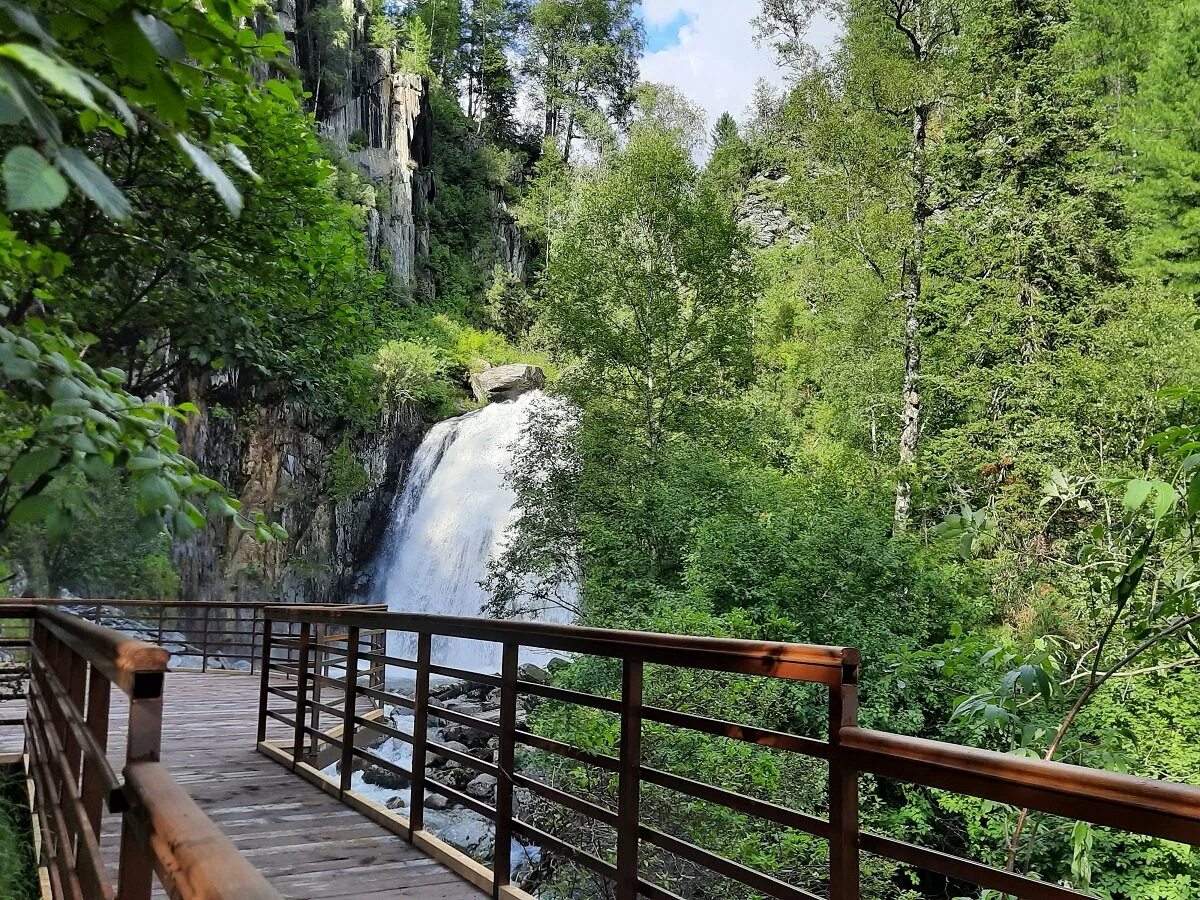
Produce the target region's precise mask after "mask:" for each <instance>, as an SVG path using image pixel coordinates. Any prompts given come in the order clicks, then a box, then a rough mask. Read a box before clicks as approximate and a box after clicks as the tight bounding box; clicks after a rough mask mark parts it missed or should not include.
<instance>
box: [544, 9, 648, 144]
mask: <svg viewBox="0 0 1200 900" xmlns="http://www.w3.org/2000/svg"><path fill="white" fill-rule="evenodd" d="M636 6H637V4H636V3H635V2H634V0H538V2H536V3H535V4H534V6H533V11H532V14H531V20H532V33H531V37H530V47H529V54H528V56H527V57H526V60H525V68H526V72H527V73H528V74H529V75H530V76H531V77H532V78H533V80H534V82H535V83H536V85H537V88H538V92H539V94H540V98H539V101H540V104H541V107H542V113H543V136H544V137H547V138H553V139H554V140H555V141H556V143H558V144H559V145H560V147H561V150H562V155H563V159H566V160H570V158H571V148H572V146H573V144H574V142H575V139H576V138H577V137H579V135H580V133H581V132H582V133H586V130H587V129H589V128H596V127H597V126H598V124H599V123H600V122H614V123H622V122H624V121H625V119H626V116H627V115H628V112H629V109H630V105H631V104H632V102H633V88H634V85H635V84H636V83H637V72H638V58H639V57H640V56H641V52H642V44H643V34H642V25H641V21H640V20H639V19H638V17H637V15H636Z"/></svg>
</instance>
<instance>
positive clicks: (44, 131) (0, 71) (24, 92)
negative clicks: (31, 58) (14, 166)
mask: <svg viewBox="0 0 1200 900" xmlns="http://www.w3.org/2000/svg"><path fill="white" fill-rule="evenodd" d="M0 85H3V86H4V89H5V90H6V91H7V92H8V95H9V96H10V97H11V98H12V99H13V101H14V102H15V103H16V104H17V105H18V106H20V107H21V111H22V112H23V113H24V114H25V118H26V119H28V120H29V124H30V125H32V126H33V130H34V131H36V132H37V135H38V137H39V138H41V139H42V140H43V141H46V142H47V143H49V144H52V145H54V146H58V144H60V143H61V142H62V129H61V128H60V127H59V125H58V119H56V118H55V117H54V113H52V112H50V109H49V108H48V107H47V106H46V104H45V103H43V102H42V98H41V97H39V96H38V92H37V91H35V90H34V89H33V87H32V86H31V85H30V84H29V82H28V81H27V80H26V79H25V76H24V75H22V74H21V73H20V72H18V71H17V70H16V69H15V68H13V67H12V66H10V65H9V64H8V63H6V62H4V61H3V60H0Z"/></svg>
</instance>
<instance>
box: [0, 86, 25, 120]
mask: <svg viewBox="0 0 1200 900" xmlns="http://www.w3.org/2000/svg"><path fill="white" fill-rule="evenodd" d="M24 118H25V113H24V112H22V110H21V104H19V103H18V102H17V101H16V99H15V98H14V97H13V96H12V95H11V94H9V92H8V88H6V87H3V86H0V125H16V124H17V123H18V122H20V121H21V120H22V119H24Z"/></svg>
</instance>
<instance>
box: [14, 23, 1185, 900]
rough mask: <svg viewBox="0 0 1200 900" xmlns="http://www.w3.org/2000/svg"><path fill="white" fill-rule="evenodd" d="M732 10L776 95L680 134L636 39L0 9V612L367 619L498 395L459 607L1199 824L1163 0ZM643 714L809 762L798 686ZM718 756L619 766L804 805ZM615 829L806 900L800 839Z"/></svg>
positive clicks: (682, 822)
mask: <svg viewBox="0 0 1200 900" xmlns="http://www.w3.org/2000/svg"><path fill="white" fill-rule="evenodd" d="M746 6H747V9H746V16H747V18H751V17H753V18H754V26H755V29H756V33H757V35H758V38H759V40H760V41H761V42H762V43H763V45H764V46H768V47H770V48H772V49H773V50H774V52H775V54H776V56H777V59H778V64H779V66H780V68H781V71H783V72H784V73H785V78H784V79H783V82H782V83H783V85H784V86H783V87H782V88H779V89H776V88H773V87H771V86H770V85H769V84H767V83H763V84H762V85H760V88H759V90H758V92H757V94H756V96H755V98H754V102H753V104H752V105H751V107H750V108H749V109H747V110H745V111H742V110H729V111H726V112H725V114H723V115H721V116H720V118H719V119H717V120H716V124H715V127H712V128H710V127H709V126H708V125H707V121H708V120H707V118H706V114H707V113H714V114H715V113H718V112H721V111H719V110H708V111H705V110H701V109H698V108H697V107H696V106H695V105H694V104H693V102H692V101H691V100H689V98H688V97H687V96H686V95H685V93H683V92H681V91H680V90H678V89H677V88H675V87H671V86H668V85H660V84H651V83H645V82H642V81H640V80H639V74H638V60H639V58H640V57H641V54H642V51H643V38H644V35H643V27H642V24H641V19H640V18H639V10H638V4H637V3H635V2H634V0H424V2H414V3H393V2H390V0H387V2H379V0H367V2H365V3H364V2H362V0H354V2H351V0H296V2H291V0H283V2H280V3H278V4H277V5H276V7H275V8H267V5H266V4H262V3H251V2H249V0H215V2H213V3H211V4H208V5H206V6H204V7H200V6H197V5H193V4H190V3H174V2H160V0H139V2H137V3H133V4H129V3H118V2H117V0H93V2H90V3H87V4H84V5H83V6H82V7H76V6H72V5H62V4H59V3H57V2H53V0H45V2H42V0H36V2H32V3H28V4H24V5H23V4H18V3H4V4H0V32H2V38H3V43H0V135H2V143H3V146H2V147H0V156H3V182H4V203H5V210H6V211H5V212H4V213H3V214H2V215H0V259H2V261H3V280H2V282H0V284H2V291H3V296H2V297H0V317H2V319H3V322H2V324H0V367H2V369H3V373H4V382H3V387H2V388H0V578H3V579H4V581H3V585H4V588H5V589H6V590H7V592H9V593H13V594H22V593H25V594H30V595H33V594H44V593H57V592H59V591H61V590H63V589H66V590H68V591H71V592H75V593H81V594H89V595H92V596H99V595H119V596H129V597H172V598H173V597H177V596H181V597H183V598H184V599H201V598H202V597H224V596H238V597H242V598H266V599H276V598H286V599H289V600H291V599H301V600H314V599H316V600H329V599H339V600H341V599H346V598H348V597H350V596H360V595H361V594H362V592H363V591H364V590H365V588H364V579H365V578H366V575H365V574H364V573H366V572H367V568H368V567H367V561H368V560H369V559H370V558H371V555H372V553H373V552H374V549H375V547H376V546H377V544H378V541H379V535H380V534H381V533H382V528H383V526H382V525H381V524H380V522H381V521H382V520H381V518H380V516H381V515H386V512H387V509H388V506H389V504H390V503H392V502H393V500H394V498H395V496H396V493H397V490H398V487H399V485H400V484H401V483H402V481H403V478H404V473H405V471H406V466H407V464H408V459H409V456H410V455H411V452H412V449H413V447H414V446H415V444H416V442H417V441H419V439H420V436H421V435H422V434H423V433H424V431H425V430H426V429H427V427H428V425H429V424H431V423H433V422H435V421H437V420H438V419H441V418H445V417H447V416H450V415H454V414H457V413H462V412H465V411H467V410H470V409H472V408H474V407H475V406H477V405H478V404H479V403H481V402H483V401H482V400H481V399H480V398H479V397H478V396H473V395H472V394H471V392H470V390H469V386H468V385H469V380H470V377H471V376H472V375H473V374H478V373H479V372H480V371H482V370H485V369H486V368H488V367H490V366H496V365H500V364H504V363H512V362H529V363H536V364H538V365H540V366H541V367H542V368H543V369H544V370H545V371H546V373H547V374H548V375H549V376H550V383H549V384H548V385H547V392H548V393H549V394H551V395H554V396H556V397H558V398H561V399H563V400H565V401H567V402H565V403H563V402H557V401H556V402H547V403H544V404H542V405H541V406H540V410H541V412H540V414H538V415H536V416H535V417H534V418H533V419H532V420H531V422H530V423H529V426H528V427H527V428H526V431H525V434H524V437H523V438H522V440H521V442H520V443H519V445H518V449H517V464H516V465H515V466H514V469H513V471H512V473H511V481H512V484H513V486H514V488H515V489H516V491H517V495H518V509H519V511H520V517H519V519H518V520H517V522H516V525H515V526H514V529H513V532H512V535H511V540H510V541H509V543H508V544H507V547H506V549H505V550H504V552H503V553H502V554H500V555H499V556H497V557H496V558H494V559H493V560H492V561H491V569H490V573H491V574H490V577H489V579H488V581H487V584H486V586H487V588H488V590H489V592H490V596H491V598H492V600H491V603H490V605H489V611H490V612H491V613H494V614H497V615H514V614H526V613H528V612H529V611H530V610H536V609H538V608H539V607H543V606H545V605H546V604H547V603H554V602H556V601H558V600H561V598H562V597H563V596H570V597H571V598H572V600H571V609H570V613H571V614H572V615H573V616H574V617H576V618H577V619H578V620H579V621H581V622H584V623H586V624H591V625H599V626H606V627H621V628H637V629H644V630H657V631H669V632H680V633H689V634H703V635H726V636H736V637H753V638H763V639H770V640H787V641H796V642H805V643H821V644H838V645H847V646H853V647H858V648H860V649H861V650H862V658H863V677H862V684H861V687H860V696H861V703H862V708H861V711H860V721H861V722H862V723H863V724H864V725H865V726H868V727H875V728H881V729H885V730H889V731H895V732H899V733H902V734H911V735H919V736H924V737H936V738H939V739H943V740H952V741H956V742H959V743H965V744H970V745H975V746H980V747H987V748H991V749H997V750H1002V751H1007V752H1012V753H1017V754H1021V755H1026V756H1031V757H1044V758H1052V759H1057V760H1062V761H1067V762H1074V763H1079V764H1083V765H1089V766H1094V767H1099V768H1107V769H1113V770H1118V771H1123V772H1131V773H1135V774H1139V775H1145V776H1150V777H1155V778H1162V779H1168V780H1178V781H1188V782H1192V783H1197V784H1200V749H1198V748H1200V699H1198V698H1200V672H1198V671H1197V667H1198V666H1200V643H1198V642H1200V608H1198V605H1197V599H1198V596H1200V544H1198V538H1197V536H1196V526H1197V520H1198V517H1200V469H1198V468H1197V464H1198V463H1200V333H1198V331H1197V323H1198V321H1200V320H1198V312H1200V311H1198V310H1197V298H1198V291H1200V205H1198V204H1200V126H1198V125H1197V122H1198V121H1200V2H1197V0H1159V2H1152V0H763V2H762V4H761V7H760V6H759V5H757V4H754V5H751V4H746ZM814 17H822V18H827V19H831V20H833V21H834V22H836V23H837V25H838V37H837V40H836V43H835V44H834V45H833V46H832V47H820V48H818V47H814V46H810V44H809V35H810V33H811V32H810V25H811V23H812V21H813V20H814ZM564 582H567V583H569V584H570V585H571V586H572V590H571V591H570V592H567V593H566V594H564V592H562V591H561V590H558V589H557V588H558V587H559V586H561V584H563V583H564ZM576 589H577V590H576ZM576 597H577V598H578V599H577V602H576V600H575V598H576ZM558 678H559V679H560V680H561V682H562V683H563V684H565V685H567V686H569V687H570V686H574V687H577V688H580V689H586V690H588V691H592V692H596V691H600V692H604V691H609V690H615V689H616V687H617V685H618V683H619V679H620V673H619V671H618V670H617V669H615V668H611V667H609V666H607V665H604V664H601V663H599V662H595V661H589V660H581V661H579V662H576V663H574V664H572V665H570V666H568V667H567V668H566V669H565V670H563V671H562V672H561V673H560V674H559V675H558ZM646 694H647V702H648V703H655V704H657V705H661V706H668V707H673V708H679V709H683V710H688V709H691V710H694V711H698V712H703V713H704V714H706V715H711V716H716V717H720V718H726V719H733V720H738V721H746V722H750V723H752V724H756V725H759V726H763V727H767V728H772V729H780V730H787V731H791V730H796V731H798V732H799V733H804V734H813V735H818V736H819V735H822V734H823V733H824V731H825V729H826V727H827V724H826V721H825V706H824V702H823V701H822V700H820V698H819V697H817V695H816V694H815V693H813V692H811V691H808V690H805V689H803V688H799V687H788V686H780V685H779V684H775V685H770V686H768V685H763V684H761V683H760V682H759V681H756V680H753V679H749V678H745V679H743V678H740V677H736V676H720V677H717V676H700V675H697V674H696V673H687V672H684V671H680V670H674V669H666V668H664V669H662V670H661V671H657V670H656V672H655V675H654V677H653V678H652V679H649V680H648V681H647V684H646ZM556 709H557V708H556V707H553V706H552V705H549V706H547V707H546V708H545V709H544V710H543V712H542V714H541V719H540V720H539V721H538V722H537V723H536V725H537V726H538V727H539V728H541V729H543V730H544V731H545V733H546V734H555V733H561V734H564V735H566V734H570V735H571V736H572V737H573V740H574V742H575V743H577V744H578V743H580V741H583V742H584V743H585V745H586V746H589V747H592V748H593V749H595V750H596V751H605V752H610V751H612V749H613V747H614V746H615V744H616V741H617V740H618V734H617V732H616V730H615V729H614V728H613V727H612V722H611V721H610V719H609V718H607V717H606V716H605V714H602V713H599V712H597V713H595V715H594V716H588V715H585V714H584V713H583V712H581V711H579V710H576V712H575V713H574V714H573V715H572V716H566V715H565V714H562V715H560V714H559V713H558V712H557V711H555V710H556ZM732 743H734V742H722V741H720V740H717V739H707V738H702V737H700V736H697V735H692V736H690V737H684V736H683V733H682V732H680V731H678V730H674V729H671V728H667V727H662V726H650V725H647V727H646V736H645V744H644V748H643V752H644V754H645V756H646V764H647V765H653V766H656V767H658V768H661V769H665V770H669V771H675V772H678V773H680V774H684V775H688V776H690V777H693V778H697V779H701V780H704V781H706V782H708V783H710V784H713V785H718V786H724V787H728V788H731V789H737V790H740V791H743V792H747V793H752V794H754V795H756V796H760V797H762V798H764V799H769V800H773V801H775V802H778V803H783V804H785V805H790V806H793V807H795V808H798V809H804V810H808V811H812V812H821V810H822V808H823V806H824V805H825V804H826V803H827V800H826V798H825V796H824V789H823V786H821V782H819V781H818V780H817V779H816V778H815V777H814V775H813V771H812V770H811V769H810V767H812V766H814V765H815V763H814V762H813V761H810V760H804V759H798V758H797V757H795V756H790V755H788V754H782V753H773V752H770V751H766V750H762V751H761V752H757V748H756V752H751V751H750V750H747V749H745V747H744V746H742V745H739V746H729V744H732ZM551 774H553V775H554V776H555V777H557V778H561V779H563V780H564V781H566V782H570V783H573V784H576V785H577V786H580V787H581V788H582V787H583V786H587V787H588V788H589V789H593V788H594V789H595V790H596V791H597V792H598V793H600V794H602V793H603V790H604V788H603V786H602V785H601V786H596V785H595V784H593V783H592V781H591V780H590V778H591V775H593V774H594V773H591V774H589V773H587V772H585V771H584V770H583V768H582V767H567V768H562V769H559V770H557V771H556V772H553V773H551ZM863 798H864V799H863V820H864V827H867V828H870V829H872V830H875V831H878V832H881V833H887V834H892V835H894V836H897V837H902V838H904V839H906V840H912V841H914V842H916V843H921V844H923V845H925V846H929V847H934V848H939V849H944V850H946V851H949V852H954V853H961V854H965V855H968V856H972V857H975V858H978V859H981V860H984V861H987V862H989V863H991V864H995V865H1000V866H1008V867H1009V868H1012V869H1014V870H1016V871H1019V872H1023V873H1027V874H1034V875H1036V876H1037V877H1040V878H1043V879H1045V880H1048V881H1053V882H1057V883H1062V884H1069V885H1072V886H1074V887H1076V888H1078V889H1080V890H1083V891H1086V892H1090V893H1092V894H1094V895H1095V896H1097V897H1102V898H1146V900H1151V898H1155V900H1175V898H1178V900H1186V898H1190V897H1193V896H1196V895H1197V894H1198V893H1200V858H1198V857H1197V856H1196V855H1195V854H1194V853H1193V852H1192V851H1191V850H1190V849H1189V848H1187V847H1184V846H1183V845H1176V844H1172V843H1169V842H1165V841H1160V840H1157V839H1150V838H1134V837H1128V836H1125V835H1120V834H1117V833H1115V832H1109V831H1107V830H1103V829H1099V828H1097V829H1093V828H1090V827H1088V826H1086V825H1084V824H1082V823H1074V822H1068V821H1062V820H1057V819H1051V818H1048V817H1041V816H1039V815H1032V816H1031V815H1027V814H1026V813H1025V812H1023V811H1022V810H1019V809H1013V808H1007V807H1000V806H996V805H994V804H989V803H984V802H982V801H972V800H968V799H964V798H962V797H958V796H952V795H948V794H942V793H939V792H935V791H924V790H917V789H910V788H904V787H902V786H901V785H899V784H896V783H891V782H886V781H879V782H875V781H871V780H868V781H867V782H866V783H864V786H863ZM643 806H644V815H645V816H646V817H647V820H648V821H650V822H657V823H658V824H660V825H664V826H666V825H668V824H669V825H670V826H671V830H672V831H674V832H676V833H680V834H682V835H683V836H685V837H687V838H688V839H689V840H691V841H694V842H695V843H696V844H699V845H701V846H707V847H710V848H712V849H716V850H720V851H721V852H723V853H725V854H727V855H730V856H732V857H733V858H736V859H738V860H740V861H741V862H743V863H745V864H747V865H752V866H754V867H757V868H760V869H763V870H764V871H768V872H771V873H773V874H776V875H778V876H779V877H781V878H785V879H786V880H789V881H791V882H793V883H795V884H797V885H800V886H802V887H804V888H807V889H809V890H814V891H820V890H822V889H823V882H824V879H825V877H826V876H825V872H824V870H825V869H827V867H828V859H827V857H826V853H827V851H826V845H825V843H824V842H823V841H820V840H817V839H815V838H811V837H810V836H808V835H805V834H802V833H800V832H794V833H793V832H787V831H780V830H779V829H777V828H773V827H772V828H767V827H766V826H765V824H764V823H761V822H759V821H758V820H755V819H751V818H749V817H743V816H740V815H737V814H734V813H732V812H729V811H721V812H719V813H718V811H717V810H716V808H714V807H711V806H708V805H706V804H701V803H696V804H693V806H692V807H689V808H687V809H686V810H684V809H681V808H680V807H679V806H678V804H677V803H672V802H670V801H669V799H668V795H665V794H663V795H660V794H658V793H655V792H654V791H647V793H646V794H644V795H643ZM558 816H559V819H558V823H557V824H558V827H559V828H560V829H562V828H575V829H577V831H578V833H576V834H574V835H573V840H574V841H575V842H576V843H581V844H583V843H586V842H587V841H588V840H589V839H592V838H593V836H592V835H590V834H589V833H588V832H587V831H586V829H585V828H584V826H583V825H582V824H581V823H578V822H574V821H573V820H571V819H570V818H567V819H566V820H564V819H563V814H562V813H561V811H560V812H559V813H558ZM595 839H596V840H599V838H595ZM597 852H601V850H600V848H599V847H597ZM645 865H646V866H647V867H649V869H650V870H651V871H653V872H655V874H656V875H658V876H659V877H660V878H666V879H668V880H669V881H670V883H671V886H672V890H675V891H677V892H679V893H681V894H682V895H683V896H686V897H708V896H721V897H724V896H730V897H734V896H741V895H742V894H740V893H739V892H738V889H735V888H733V887H731V886H730V885H727V884H724V883H716V884H714V883H711V882H709V881H707V880H703V881H702V880H701V879H699V878H698V876H697V875H696V873H694V872H692V871H691V870H690V869H689V868H688V867H686V866H680V865H678V861H677V860H672V859H668V858H657V857H654V858H648V859H646V861H645ZM864 875H865V880H864V884H865V885H869V890H868V891H867V895H868V896H871V897H877V898H906V900H908V898H921V897H955V896H959V895H960V894H962V893H964V892H965V890H966V889H965V888H964V889H961V890H960V887H959V886H958V885H956V884H954V883H948V882H947V881H946V879H935V878H933V877H932V876H928V875H925V874H922V873H918V872H916V871H915V870H909V869H907V868H906V867H904V866H901V865H898V864H894V863H886V862H884V861H882V860H877V859H874V858H872V857H869V856H868V857H864ZM541 888H542V890H543V891H544V892H546V893H547V896H564V897H565V896H568V895H571V894H572V893H573V892H574V893H579V892H585V893H586V892H587V891H588V890H589V889H590V888H588V884H587V883H586V882H585V881H583V880H575V878H574V876H573V875H572V872H571V871H570V870H569V869H568V868H567V867H563V868H561V869H558V870H555V872H554V874H553V878H550V879H549V880H548V881H547V882H546V883H545V884H544V885H542V886H541ZM864 890H867V888H864Z"/></svg>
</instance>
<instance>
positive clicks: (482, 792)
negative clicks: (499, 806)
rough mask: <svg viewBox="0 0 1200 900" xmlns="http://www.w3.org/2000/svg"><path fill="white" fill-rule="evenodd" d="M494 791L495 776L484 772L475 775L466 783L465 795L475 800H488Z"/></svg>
mask: <svg viewBox="0 0 1200 900" xmlns="http://www.w3.org/2000/svg"><path fill="white" fill-rule="evenodd" d="M495 793H496V778H495V776H493V775H488V774H486V773H484V774H481V775H476V776H475V777H474V778H472V779H471V781H470V783H469V784H468V785H467V796H468V797H474V798H475V799H476V800H490V799H491V798H492V797H493V796H494V795H495Z"/></svg>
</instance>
